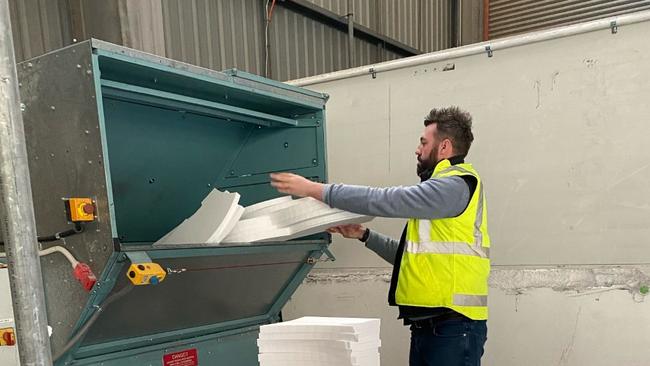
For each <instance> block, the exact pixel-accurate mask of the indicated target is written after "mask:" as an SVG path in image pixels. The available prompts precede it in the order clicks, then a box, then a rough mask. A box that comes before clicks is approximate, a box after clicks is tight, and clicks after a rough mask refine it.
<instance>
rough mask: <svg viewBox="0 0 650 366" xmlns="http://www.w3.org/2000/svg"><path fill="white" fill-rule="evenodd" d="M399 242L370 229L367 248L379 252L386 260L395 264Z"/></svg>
mask: <svg viewBox="0 0 650 366" xmlns="http://www.w3.org/2000/svg"><path fill="white" fill-rule="evenodd" d="M398 246H399V242H398V241H397V240H395V239H393V238H390V237H388V236H386V235H383V234H381V233H378V232H375V231H372V230H370V235H369V236H368V240H367V241H366V248H368V249H370V250H372V251H373V252H375V253H377V255H379V256H380V257H382V258H383V259H384V260H385V261H386V262H388V263H390V264H395V263H394V262H395V255H396V254H397V247H398Z"/></svg>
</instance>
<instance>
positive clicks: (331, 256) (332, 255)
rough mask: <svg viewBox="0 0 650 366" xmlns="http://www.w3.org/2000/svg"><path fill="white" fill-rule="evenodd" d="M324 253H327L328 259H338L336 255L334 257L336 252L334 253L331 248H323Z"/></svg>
mask: <svg viewBox="0 0 650 366" xmlns="http://www.w3.org/2000/svg"><path fill="white" fill-rule="evenodd" d="M323 254H325V255H326V256H327V260H330V261H332V262H334V261H335V260H336V257H334V254H332V252H330V250H329V248H325V249H323Z"/></svg>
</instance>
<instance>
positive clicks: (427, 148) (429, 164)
mask: <svg viewBox="0 0 650 366" xmlns="http://www.w3.org/2000/svg"><path fill="white" fill-rule="evenodd" d="M436 129H437V127H436V124H435V123H432V124H430V125H428V126H426V127H425V128H424V130H423V131H422V135H421V136H420V144H419V145H418V147H417V149H415V155H416V156H417V159H418V168H417V173H418V176H419V175H420V174H421V173H423V172H425V171H427V170H430V169H433V167H434V166H435V165H436V163H437V162H438V146H439V142H438V141H437V138H436V135H437V132H436Z"/></svg>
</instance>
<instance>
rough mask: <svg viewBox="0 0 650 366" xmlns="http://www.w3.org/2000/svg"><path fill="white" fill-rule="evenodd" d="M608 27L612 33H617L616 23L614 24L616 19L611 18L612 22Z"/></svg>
mask: <svg viewBox="0 0 650 366" xmlns="http://www.w3.org/2000/svg"><path fill="white" fill-rule="evenodd" d="M609 27H610V28H611V30H612V34H616V33H618V24H616V21H615V20H612V22H611V23H609Z"/></svg>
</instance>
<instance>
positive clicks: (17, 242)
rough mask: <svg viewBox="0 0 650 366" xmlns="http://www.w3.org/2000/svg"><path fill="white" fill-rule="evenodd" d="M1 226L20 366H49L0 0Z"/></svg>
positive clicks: (4, 7)
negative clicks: (21, 365)
mask: <svg viewBox="0 0 650 366" xmlns="http://www.w3.org/2000/svg"><path fill="white" fill-rule="evenodd" d="M0 35H2V36H1V37H2V38H1V40H0V197H1V198H0V218H2V220H0V222H1V223H2V225H1V227H2V232H3V235H2V236H3V238H4V240H5V250H6V251H7V263H8V265H9V282H10V285H11V296H12V299H13V302H14V307H13V310H14V317H15V324H16V330H17V339H18V344H20V350H19V355H20V362H21V364H23V365H52V355H51V354H50V340H49V338H48V334H47V315H46V311H45V295H44V290H43V279H42V277H41V264H40V261H39V257H38V242H37V239H36V223H35V219H34V206H33V202H32V190H31V183H30V177H29V168H28V165H27V149H26V145H25V134H24V130H23V118H22V113H21V108H20V97H19V93H18V76H17V74H16V66H15V55H14V47H13V40H12V33H11V22H10V19H9V4H8V2H7V0H0Z"/></svg>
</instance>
